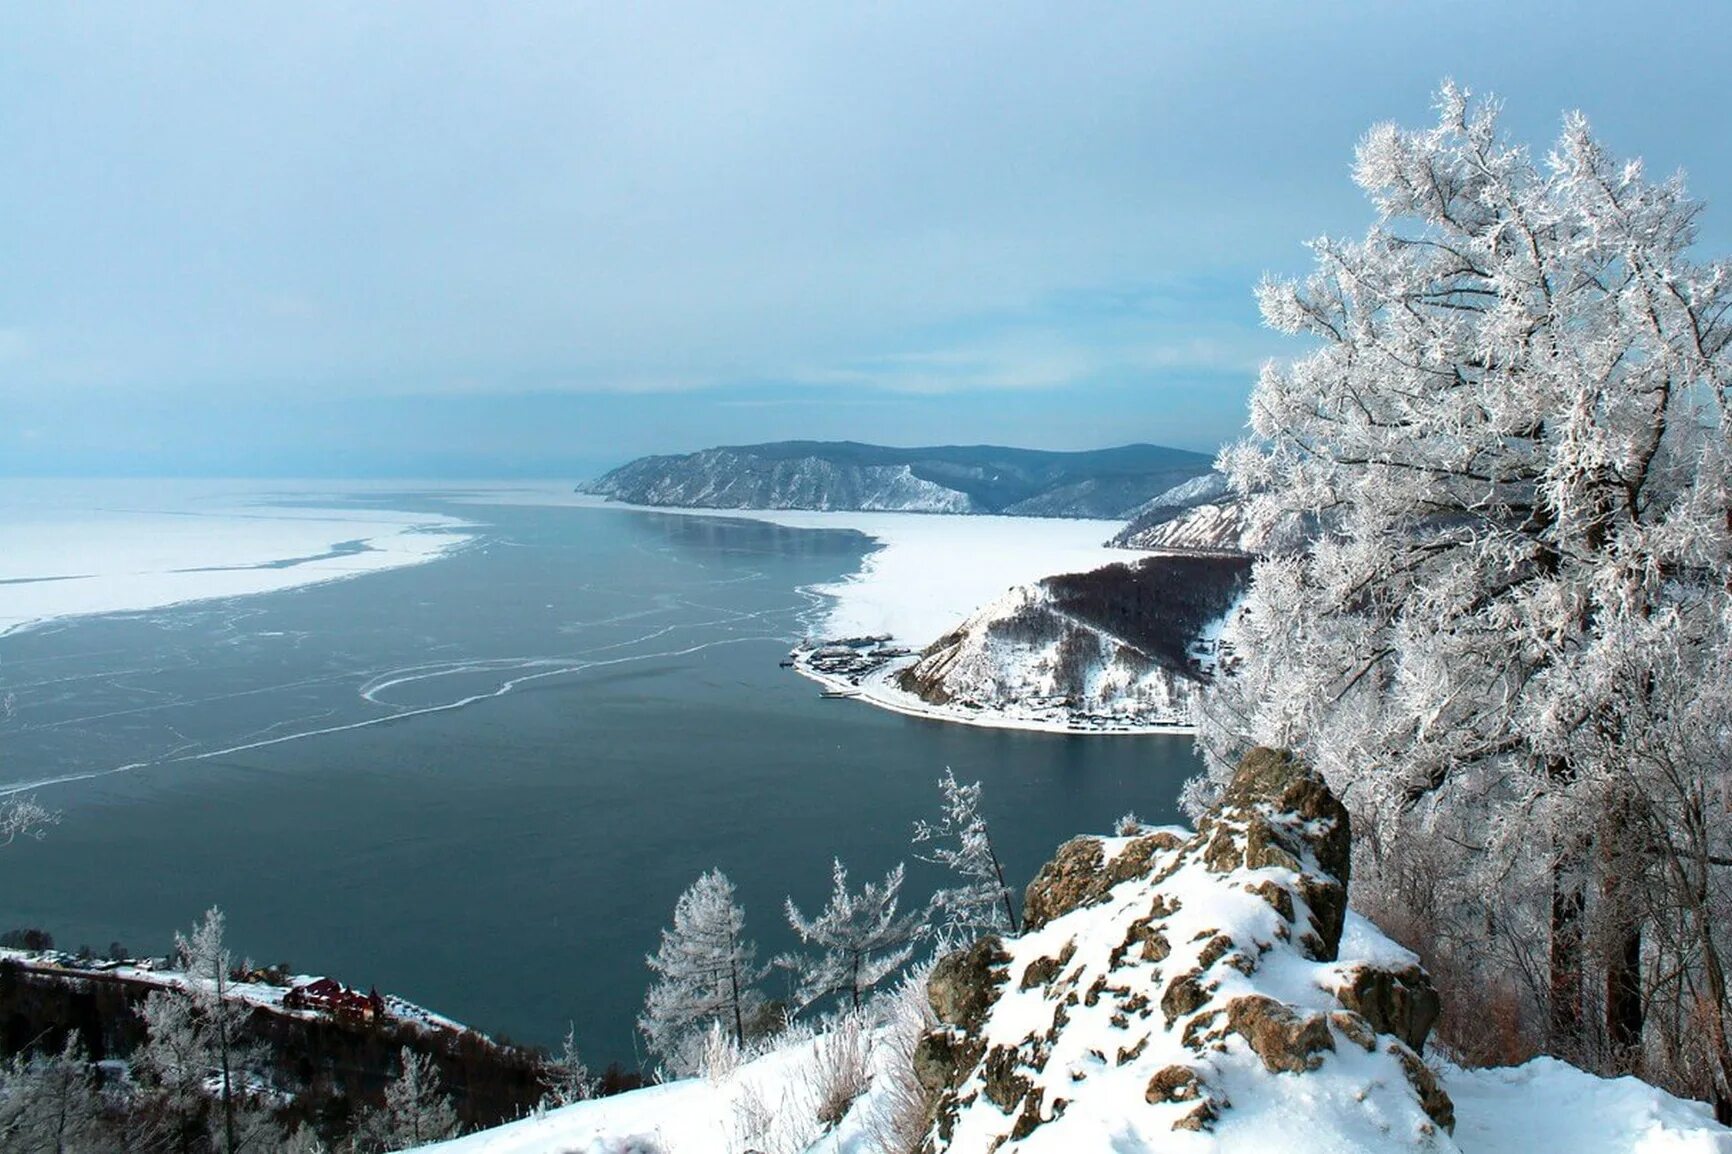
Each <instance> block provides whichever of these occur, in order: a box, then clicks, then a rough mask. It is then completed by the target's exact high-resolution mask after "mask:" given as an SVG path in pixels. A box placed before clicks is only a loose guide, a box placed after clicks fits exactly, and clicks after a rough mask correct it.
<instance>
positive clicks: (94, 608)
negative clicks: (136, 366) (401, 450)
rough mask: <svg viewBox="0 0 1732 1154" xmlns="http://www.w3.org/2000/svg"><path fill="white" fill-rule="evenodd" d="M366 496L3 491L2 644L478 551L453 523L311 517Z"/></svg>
mask: <svg viewBox="0 0 1732 1154" xmlns="http://www.w3.org/2000/svg"><path fill="white" fill-rule="evenodd" d="M407 487H409V486H407V485H405V484H404V483H402V482H398V483H396V484H395V485H394V486H393V488H396V489H398V490H401V489H404V488H407ZM357 488H358V486H355V485H353V484H351V483H348V482H341V483H329V482H327V483H324V484H323V485H321V486H314V487H311V488H309V487H308V486H307V485H305V484H296V483H293V482H257V481H253V482H230V481H200V482H161V481H137V480H107V481H70V480H0V535H3V539H4V541H5V549H4V550H3V551H0V633H7V632H10V631H12V630H15V629H20V628H27V627H29V626H32V625H37V624H41V623H42V622H45V621H49V620H52V619H54V618H58V617H67V616H74V615H80V614H87V613H109V612H117V611H122V612H137V611H141V610H148V609H157V608H161V607H163V606H165V605H173V604H178V603H180V602H184V601H201V600H208V599H211V598H220V597H235V596H241V595H244V594H251V593H268V592H274V591H276V590H279V589H288V588H292V587H294V586H297V585H306V584H311V583H313V582H319V581H331V580H336V579H338V578H343V577H353V576H356V575H359V574H362V573H375V572H379V571H380V570H384V569H393V568H397V567H398V566H402V565H414V564H419V563H421V562H424V561H431V560H434V559H435V558H437V557H440V556H442V555H444V554H445V553H447V552H448V551H450V550H451V549H454V548H456V547H457V546H459V545H461V544H463V543H464V542H465V541H467V540H468V536H467V535H466V534H464V533H463V532H462V531H461V530H462V529H463V528H464V523H463V522H462V521H460V520H458V519H456V518H453V517H440V516H436V515H433V514H426V513H406V512H394V511H388V510H375V509H335V508H317V507H312V506H314V505H316V503H317V502H318V501H320V500H321V499H323V500H332V499H334V498H335V497H336V496H338V495H347V494H351V493H353V492H355V491H356V489H357ZM285 501H293V502H295V504H294V506H292V507H291V506H288V505H283V504H279V503H278V502H285Z"/></svg>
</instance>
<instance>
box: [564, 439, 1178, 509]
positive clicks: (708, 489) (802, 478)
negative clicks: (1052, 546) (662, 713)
mask: <svg viewBox="0 0 1732 1154" xmlns="http://www.w3.org/2000/svg"><path fill="white" fill-rule="evenodd" d="M1208 467H1209V466H1208V458H1207V457H1204V456H1203V455H1202V454H1200V453H1191V452H1186V451H1184V450H1181V449H1167V448H1162V447H1161V446H1158V445H1126V446H1123V447H1122V448H1117V449H1102V450H1098V451H1092V452H1082V453H1053V452H1044V451H1039V450H1031V449H1008V448H999V447H996V446H945V447H936V448H924V449H893V448H886V447H883V446H879V445H861V444H854V443H852V442H811V441H787V442H779V443H775V444H767V445H744V446H725V447H722V448H715V449H705V450H703V451H701V452H697V453H685V454H679V455H673V456H657V457H642V458H639V459H638V460H635V461H632V462H630V463H628V464H625V465H622V466H620V467H619V468H617V469H615V470H613V471H612V472H610V473H607V474H606V475H604V476H602V477H600V478H598V479H597V480H595V481H593V482H591V483H589V484H588V485H585V486H584V487H583V488H582V490H581V491H583V492H587V493H591V494H595V495H597V496H603V497H609V498H613V499H615V500H620V501H629V502H632V503H634V504H640V505H663V506H688V507H701V508H711V509H817V510H841V509H847V510H879V511H902V512H919V513H1005V514H1011V515H1015V516H1029V517H1083V518H1090V517H1105V518H1114V519H1116V518H1121V517H1124V516H1125V515H1127V513H1128V511H1129V510H1131V509H1133V508H1136V507H1137V506H1138V505H1140V504H1142V503H1144V502H1146V501H1147V500H1148V499H1149V497H1150V495H1151V494H1154V493H1159V492H1161V491H1163V490H1165V489H1168V488H1170V487H1171V486H1172V485H1173V484H1174V483H1175V482H1180V481H1184V480H1188V479H1189V478H1191V477H1194V476H1196V475H1198V474H1199V473H1203V472H1206V471H1207V469H1208Z"/></svg>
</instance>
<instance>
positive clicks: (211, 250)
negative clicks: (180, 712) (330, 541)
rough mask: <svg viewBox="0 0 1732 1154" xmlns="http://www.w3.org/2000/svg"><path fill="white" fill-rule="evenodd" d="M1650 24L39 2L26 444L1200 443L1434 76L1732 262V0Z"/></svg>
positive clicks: (129, 465)
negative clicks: (1697, 218) (1368, 146)
mask: <svg viewBox="0 0 1732 1154" xmlns="http://www.w3.org/2000/svg"><path fill="white" fill-rule="evenodd" d="M1645 11H1646V14H1645V15H1644V17H1643V18H1642V19H1640V20H1628V19H1616V18H1614V17H1615V16H1617V15H1618V14H1620V13H1623V12H1625V6H1623V5H1615V4H1612V3H1610V2H1609V0H1602V2H1596V3H1591V4H1586V5H1582V6H1579V7H1578V8H1576V9H1575V10H1574V15H1572V17H1571V19H1570V20H1569V21H1568V22H1567V23H1566V22H1565V21H1563V20H1562V19H1561V18H1559V17H1558V16H1557V15H1555V14H1553V13H1551V12H1549V11H1546V10H1543V9H1542V8H1541V6H1538V5H1532V6H1527V5H1523V6H1519V7H1518V6H1509V5H1504V4H1494V3H1489V2H1487V3H1464V4H1458V5H1453V6H1450V7H1449V8H1448V9H1447V10H1442V9H1439V10H1426V11H1420V10H1415V9H1411V8H1407V7H1403V8H1399V9H1397V8H1393V7H1386V6H1374V5H1370V4H1331V5H1327V6H1305V7H1303V8H1301V7H1297V6H1292V5H1283V4H1276V3H1272V2H1271V3H1234V4H1228V5H1218V6H1209V7H1208V8H1207V9H1206V10H1203V9H1200V8H1199V9H1186V10H1182V11H1181V10H1177V9H1174V8H1168V7H1162V6H1153V5H1148V6H1135V7H1132V6H1118V5H1108V4H1094V3H1087V4H1084V5H1083V6H1082V7H1080V8H1079V7H1077V6H1068V7H1066V8H1065V9H1063V10H1062V11H1060V10H1052V9H1048V8H1046V7H1045V6H1041V5H1032V4H1022V3H1010V4H994V5H983V4H956V5H946V6H944V7H943V8H941V9H937V10H935V9H933V8H932V7H930V6H924V5H922V6H915V5H874V6H872V7H871V8H869V9H867V8H859V9H856V8H852V7H843V6H835V5H785V6H752V7H750V8H734V7H730V8H729V9H728V10H726V11H723V10H721V9H720V8H718V7H715V6H710V5H703V4H690V3H680V4H670V5H661V6H657V7H656V8H654V9H653V10H651V9H649V8H647V7H645V8H637V7H628V6H586V7H578V6H573V5H556V4H546V5H541V4H524V5H513V6H510V7H508V8H506V7H491V8H472V7H468V6H464V5H457V4H449V3H429V4H423V5H416V6H413V7H409V6H394V7H386V6H376V7H368V8H364V9H350V8H345V7H343V6H339V5H334V4H313V5H308V6H296V7H294V8H292V9H290V8H283V9H281V10H278V11H275V12H264V11H256V10H248V11H246V12H244V13H243V12H231V11H214V12H213V11H212V10H209V9H198V8H195V7H192V6H187V5H163V4H137V5H131V4H128V5H121V4H111V5H94V6H83V7H79V8H76V9H65V10H59V9H56V8H53V7H51V6H48V5H16V6H12V8H11V9H10V10H8V11H6V12H5V13H3V14H0V132H3V133H4V139H5V140H6V141H7V146H8V160H9V165H10V169H9V171H10V174H11V176H12V177H13V179H11V180H8V181H5V182H0V221H3V222H4V223H0V265H3V267H4V268H5V270H6V273H5V276H4V277H0V473H4V474H11V475H30V474H54V475H70V474H119V475H156V474H191V475H234V476H241V475H249V476H259V475H294V476H368V475H406V476H449V477H459V476H461V477H471V476H571V477H573V478H580V477H584V476H591V475H594V474H595V473H597V472H599V471H601V470H603V469H605V468H607V467H610V466H612V465H615V464H619V463H621V462H623V461H624V460H627V459H629V458H631V457H634V456H637V455H640V454H644V453H665V452H679V451H685V450H691V449H697V448H702V447H705V446H708V445H713V444H723V443H726V444H742V443H752V442H762V441H771V440H779V439H793V438H798V439H822V440H841V439H851V440H858V441H867V442H877V443H885V444H895V445H936V444H978V443H995V444H1011V445H1019V446H1027V447H1035V448H1051V449H1084V448H1098V447H1104V446H1109V445H1120V444H1125V443H1128V442H1137V441H1143V442H1151V443H1156V444H1164V445H1171V446H1174V447H1179V448H1189V449H1197V450H1202V451H1208V450H1211V449H1213V448H1214V447H1215V446H1216V445H1218V444H1219V443H1220V442H1222V441H1223V440H1226V439H1228V438H1231V437H1233V436H1234V435H1236V434H1237V432H1238V430H1239V429H1240V427H1241V426H1242V424H1243V412H1244V403H1245V398H1246V395H1247V393H1248V391H1249V389H1250V386H1251V384H1252V383H1253V381H1254V378H1255V373H1256V367H1257V365H1258V364H1259V363H1260V362H1261V361H1262V360H1263V359H1265V358H1267V357H1269V356H1274V355H1286V354H1289V353H1291V352H1293V351H1294V349H1293V348H1292V347H1291V346H1290V345H1288V344H1286V343H1284V342H1283V341H1281V340H1280V339H1279V338H1277V337H1275V336H1274V335H1273V334H1270V333H1268V332H1266V331H1264V330H1263V329H1262V328H1261V327H1260V325H1259V323H1258V318H1257V315H1256V309H1255V305H1254V302H1253V300H1252V288H1253V286H1254V284H1255V283H1256V281H1257V279H1258V277H1259V276H1260V275H1261V274H1263V273H1264V272H1275V273H1298V272H1302V271H1303V270H1304V269H1305V268H1306V267H1307V266H1308V256H1307V254H1306V252H1305V250H1304V249H1303V247H1302V242H1303V241H1304V240H1305V239H1306V238H1309V237H1312V236H1315V235H1318V234H1320V233H1324V232H1331V233H1336V234H1356V233H1359V232H1361V231H1362V230H1363V229H1364V227H1365V226H1366V225H1367V224H1368V223H1369V222H1370V219H1371V213H1370V209H1369V207H1368V205H1367V204H1366V202H1365V201H1364V199H1363V197H1362V196H1361V194H1360V193H1359V192H1358V190H1356V189H1355V188H1354V187H1353V185H1352V183H1351V181H1350V180H1349V178H1348V169H1349V165H1350V163H1351V159H1352V150H1353V146H1354V144H1355V142H1356V141H1357V140H1358V139H1359V138H1360V136H1361V135H1362V134H1363V133H1364V132H1365V130H1366V129H1367V128H1369V127H1370V126H1371V125H1372V124H1373V123H1375V122H1378V121H1382V120H1388V119H1395V120H1398V121H1400V122H1402V123H1406V124H1423V123H1426V122H1428V121H1429V120H1430V119H1431V116H1432V113H1431V109H1430V102H1431V98H1432V94H1433V92H1434V91H1435V89H1436V87H1437V85H1438V83H1439V82H1440V80H1441V79H1442V78H1444V77H1445V76H1453V77H1455V78H1456V79H1458V80H1460V81H1461V82H1462V83H1464V84H1467V85H1469V86H1470V87H1472V88H1473V89H1474V90H1476V91H1479V92H1495V93H1497V94H1498V95H1499V96H1501V97H1502V98H1503V99H1504V100H1505V102H1506V105H1507V109H1508V114H1507V118H1506V119H1507V123H1508V125H1509V126H1510V128H1511V129H1512V131H1513V132H1514V133H1515V134H1516V135H1517V137H1518V138H1519V139H1521V140H1522V141H1524V142H1526V143H1528V144H1530V145H1532V146H1534V147H1535V148H1536V150H1543V149H1544V148H1545V147H1546V146H1547V145H1548V144H1549V143H1550V141H1551V140H1552V139H1553V137H1554V136H1555V134H1556V131H1557V128H1558V125H1559V122H1560V118H1561V115H1562V113H1563V112H1564V111H1565V110H1566V109H1570V108H1578V107H1579V108H1581V109H1583V110H1584V111H1586V112H1587V114H1588V115H1589V117H1590V118H1591V119H1592V121H1593V123H1594V125H1595V127H1596V129H1597V131H1598V132H1599V133H1600V135H1601V136H1602V137H1603V138H1604V139H1605V140H1606V141H1607V143H1608V144H1609V145H1610V146H1611V147H1612V148H1614V149H1615V150H1617V151H1618V152H1619V153H1620V154H1621V155H1624V156H1638V155H1639V156H1642V157H1644V158H1645V159H1646V160H1647V162H1648V165H1649V167H1650V169H1651V170H1652V171H1654V172H1656V173H1664V172H1669V171H1671V170H1673V169H1676V168H1683V169H1685V170H1686V171H1687V173H1688V176H1689V182H1690V187H1691V189H1692V191H1693V192H1694V193H1695V194H1696V195H1697V196H1698V197H1700V198H1702V199H1704V200H1706V201H1708V202H1709V208H1708V211H1707V212H1706V214H1705V215H1704V217H1703V218H1702V241H1701V248H1702V249H1703V250H1704V251H1705V252H1706V253H1709V254H1717V253H1720V252H1724V251H1727V250H1728V249H1729V248H1732V245H1728V243H1727V241H1728V240H1729V239H1732V213H1728V212H1727V211H1725V210H1723V209H1721V208H1719V207H1718V206H1719V205H1720V204H1721V203H1723V199H1724V198H1726V197H1729V196H1732V149H1728V147H1727V145H1728V143H1729V141H1728V140H1727V130H1726V129H1725V127H1724V126H1723V124H1722V122H1721V121H1720V120H1719V119H1718V118H1713V117H1704V116H1702V115H1701V113H1702V112H1703V111H1704V110H1717V109H1718V107H1719V103H1720V101H1721V100H1722V99H1723V97H1722V95H1721V91H1720V89H1721V85H1720V79H1719V78H1720V75H1721V72H1722V69H1721V63H1720V60H1719V56H1720V53H1721V45H1723V44H1724V43H1725V42H1726V40H1727V34H1728V33H1729V32H1732V9H1729V8H1726V7H1723V6H1704V5H1686V4H1681V3H1680V4H1656V5H1650V6H1648V8H1647V9H1646V10H1645ZM1684 24H1687V25H1688V26H1689V27H1690V28H1691V30H1692V31H1691V34H1690V35H1689V36H1680V35H1678V31H1677V30H1678V28H1679V27H1680V26H1681V25H1684ZM1390 44H1398V45H1402V46H1403V48H1404V50H1403V51H1399V52H1393V51H1390V50H1389V49H1388V47H1387V46H1388V45H1390Z"/></svg>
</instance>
